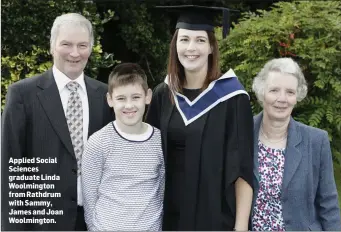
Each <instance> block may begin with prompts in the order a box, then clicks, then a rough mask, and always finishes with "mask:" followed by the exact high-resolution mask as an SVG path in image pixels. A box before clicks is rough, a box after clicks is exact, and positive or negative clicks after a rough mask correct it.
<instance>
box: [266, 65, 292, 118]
mask: <svg viewBox="0 0 341 232" xmlns="http://www.w3.org/2000/svg"><path fill="white" fill-rule="evenodd" d="M297 87H298V82H297V78H296V77H294V76H293V75H291V74H285V73H280V72H270V73H269V76H268V78H267V80H266V82H265V86H264V101H263V109H264V114H266V115H267V117H268V118H269V119H270V120H277V121H285V120H288V119H289V117H290V115H291V112H292V110H293V108H294V106H295V105H296V103H297Z"/></svg>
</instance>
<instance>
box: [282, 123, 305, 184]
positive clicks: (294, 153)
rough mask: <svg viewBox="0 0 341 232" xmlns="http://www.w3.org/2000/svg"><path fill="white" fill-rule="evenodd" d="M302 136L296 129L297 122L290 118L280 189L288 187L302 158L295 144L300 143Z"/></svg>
mask: <svg viewBox="0 0 341 232" xmlns="http://www.w3.org/2000/svg"><path fill="white" fill-rule="evenodd" d="M301 141H302V136H301V133H300V131H299V130H298V129H297V124H296V122H295V120H294V119H292V118H291V119H290V122H289V128H288V140H287V147H286V151H285V162H284V175H283V184H282V189H286V188H287V187H288V184H289V182H290V181H291V179H292V177H293V176H294V174H295V172H296V171H297V168H298V166H299V164H300V162H301V159H302V153H301V152H300V151H299V149H298V148H297V146H298V145H299V144H300V143H301Z"/></svg>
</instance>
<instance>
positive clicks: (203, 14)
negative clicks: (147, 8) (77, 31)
mask: <svg viewBox="0 0 341 232" xmlns="http://www.w3.org/2000/svg"><path fill="white" fill-rule="evenodd" d="M156 8H163V9H166V10H167V11H168V12H170V13H175V14H176V15H178V20H177V23H176V27H175V28H176V29H179V28H182V29H188V30H204V31H214V26H217V24H215V23H214V18H215V17H216V16H217V15H219V14H221V13H222V14H223V23H222V26H223V38H225V37H226V35H227V34H228V32H229V29H230V13H231V11H237V10H232V9H229V8H224V7H208V6H197V5H179V6H156Z"/></svg>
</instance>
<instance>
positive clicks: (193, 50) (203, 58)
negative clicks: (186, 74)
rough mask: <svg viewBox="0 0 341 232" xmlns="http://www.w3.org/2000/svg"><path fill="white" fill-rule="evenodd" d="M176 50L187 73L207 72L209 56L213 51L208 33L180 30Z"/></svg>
mask: <svg viewBox="0 0 341 232" xmlns="http://www.w3.org/2000/svg"><path fill="white" fill-rule="evenodd" d="M176 49H177V53H178V59H179V61H180V63H181V64H182V66H183V67H184V69H185V71H190V72H200V71H202V70H203V69H206V70H207V66H208V55H209V54H211V53H212V50H211V46H210V41H209V39H208V35H207V32H206V31H192V30H186V29H179V31H178V38H177V41H176Z"/></svg>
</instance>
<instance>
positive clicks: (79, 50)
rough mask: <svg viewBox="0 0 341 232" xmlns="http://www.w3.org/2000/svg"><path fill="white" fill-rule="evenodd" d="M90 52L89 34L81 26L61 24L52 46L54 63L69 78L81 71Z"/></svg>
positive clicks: (73, 77) (76, 75) (75, 76)
mask: <svg viewBox="0 0 341 232" xmlns="http://www.w3.org/2000/svg"><path fill="white" fill-rule="evenodd" d="M90 54H91V44H90V34H89V31H88V30H87V29H86V28H84V27H82V26H74V25H62V26H61V27H60V28H59V33H58V35H57V37H56V41H55V45H54V47H53V48H52V55H53V61H54V65H55V66H56V67H57V68H58V69H59V70H60V71H61V72H62V73H64V74H65V75H66V76H68V77H69V78H70V79H76V78H77V77H79V75H80V74H81V73H82V72H83V70H84V68H85V66H86V64H87V62H88V58H89V56H90Z"/></svg>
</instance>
